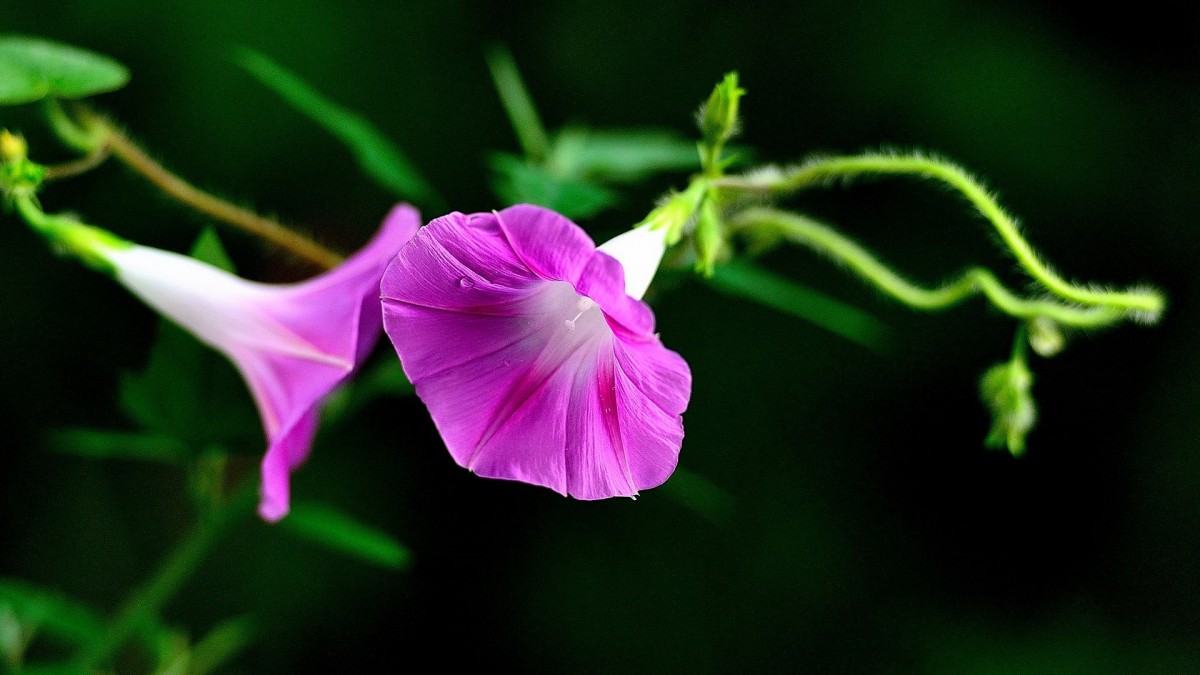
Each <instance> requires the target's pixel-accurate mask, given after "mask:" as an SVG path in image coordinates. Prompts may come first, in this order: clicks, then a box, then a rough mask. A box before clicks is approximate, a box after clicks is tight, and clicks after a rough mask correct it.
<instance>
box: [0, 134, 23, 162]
mask: <svg viewBox="0 0 1200 675" xmlns="http://www.w3.org/2000/svg"><path fill="white" fill-rule="evenodd" d="M28 154H29V145H28V144H27V143H26V142H25V139H24V138H22V137H21V136H18V135H17V134H14V133H12V132H11V131H9V130H8V129H0V161H3V162H4V163H6V164H7V163H10V162H19V161H21V160H23V159H25V158H26V157H27V156H28Z"/></svg>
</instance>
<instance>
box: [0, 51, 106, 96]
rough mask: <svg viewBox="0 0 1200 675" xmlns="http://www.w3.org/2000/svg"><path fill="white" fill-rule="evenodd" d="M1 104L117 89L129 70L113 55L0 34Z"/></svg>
mask: <svg viewBox="0 0 1200 675" xmlns="http://www.w3.org/2000/svg"><path fill="white" fill-rule="evenodd" d="M0 62H3V63H4V64H5V67H4V68H0V105H12V104H14V103H30V102H32V101H39V100H41V99H43V98H46V97H56V98H83V97H85V96H92V95H95V94H101V93H104V92H107V91H112V90H114V89H120V88H121V87H123V86H125V83H126V82H128V81H129V71H128V70H127V69H126V68H125V66H122V65H121V64H119V63H117V62H116V61H113V60H112V59H110V58H108V57H105V56H101V55H99V54H95V53H93V52H90V51H87V50H85V49H79V48H77V47H72V46H69V45H64V44H60V43H56V42H52V41H50V40H43V39H38V38H32V37H23V36H18V35H3V36H0Z"/></svg>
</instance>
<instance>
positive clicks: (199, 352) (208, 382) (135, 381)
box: [120, 229, 259, 449]
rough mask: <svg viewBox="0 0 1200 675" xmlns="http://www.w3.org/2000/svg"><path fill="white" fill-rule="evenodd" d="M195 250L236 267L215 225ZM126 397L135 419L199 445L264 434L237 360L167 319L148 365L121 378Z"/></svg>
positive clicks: (208, 258) (123, 403) (124, 405)
mask: <svg viewBox="0 0 1200 675" xmlns="http://www.w3.org/2000/svg"><path fill="white" fill-rule="evenodd" d="M192 256H193V257H195V258H196V259H198V260H202V261H204V262H207V263H209V264H212V265H216V266H217V267H220V268H222V269H224V270H226V271H233V264H232V263H231V262H230V260H229V256H228V255H227V254H226V253H225V249H224V247H222V246H221V242H220V239H219V238H218V237H217V235H216V233H215V232H213V231H212V230H211V229H206V230H205V231H204V232H203V233H202V234H201V235H200V237H199V239H197V241H196V244H195V246H194V247H193V249H192ZM120 401H121V408H122V409H123V410H124V411H125V413H126V414H127V415H128V416H129V418H130V419H132V420H133V421H135V422H137V423H138V424H141V425H142V426H144V427H145V428H146V429H149V430H151V431H154V432H157V433H158V434H162V435H165V436H169V437H171V438H176V439H179V440H180V441H182V442H184V443H186V444H187V445H188V446H190V447H191V448H193V449H198V448H201V447H204V446H207V445H210V444H221V443H231V444H232V445H234V446H236V445H237V443H232V442H234V441H250V440H252V439H254V440H256V439H257V438H258V433H259V431H258V429H259V427H258V422H257V417H256V413H255V407H254V402H253V401H252V400H251V398H250V394H249V392H247V391H246V386H245V384H243V383H242V379H241V377H240V376H239V375H238V373H237V371H236V370H235V369H234V367H233V365H232V364H230V363H229V361H228V360H227V359H226V358H225V357H224V356H222V355H221V354H219V353H217V352H215V351H213V350H212V349H210V348H209V347H208V346H207V345H204V344H202V343H201V342H199V341H198V340H196V338H195V337H193V336H192V335H191V334H190V333H187V332H186V331H184V330H183V329H181V328H179V327H178V326H176V325H175V324H173V323H171V322H169V321H166V320H163V321H161V322H160V323H159V327H158V335H157V337H156V338H155V341H154V344H153V346H152V347H151V349H150V356H149V358H148V359H147V362H146V367H145V369H143V370H142V371H141V372H140V373H125V374H124V376H123V377H122V378H121V382H120Z"/></svg>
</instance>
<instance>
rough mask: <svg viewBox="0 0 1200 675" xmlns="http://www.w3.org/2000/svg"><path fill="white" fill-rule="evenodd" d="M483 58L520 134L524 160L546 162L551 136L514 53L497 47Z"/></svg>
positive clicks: (505, 48) (509, 119)
mask: <svg viewBox="0 0 1200 675" xmlns="http://www.w3.org/2000/svg"><path fill="white" fill-rule="evenodd" d="M484 56H485V58H486V59H487V65H488V70H489V71H490V72H491V74H492V83H493V84H495V85H496V93H497V94H499V95H500V102H501V103H502V104H503V105H504V112H505V113H507V114H508V121H509V122H511V123H512V126H513V130H514V131H516V132H517V140H519V141H520V143H521V149H522V150H524V151H525V157H526V158H527V159H529V160H530V161H531V162H539V163H540V162H542V161H545V159H546V157H547V156H548V155H549V154H550V137H549V134H547V133H546V128H545V127H544V126H542V120H541V118H540V117H539V116H538V113H537V107H536V106H534V105H533V97H532V96H530V95H529V90H528V89H526V87H525V81H524V80H523V79H522V78H521V71H520V70H518V69H517V61H516V59H514V58H513V55H512V52H511V51H509V50H508V48H507V47H505V46H503V45H497V46H494V47H492V48H491V49H489V50H488V51H487V53H486V54H485V55H484Z"/></svg>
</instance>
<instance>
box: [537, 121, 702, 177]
mask: <svg viewBox="0 0 1200 675" xmlns="http://www.w3.org/2000/svg"><path fill="white" fill-rule="evenodd" d="M550 164H551V165H552V166H554V167H555V169H556V170H557V171H558V172H559V173H560V174H561V175H564V176H574V177H579V178H592V179H596V180H600V181H610V182H621V183H633V182H637V181H639V180H642V179H643V178H646V177H648V176H652V175H654V174H656V173H661V172H664V171H696V170H699V168H700V155H699V153H698V152H697V151H696V142H695V141H693V140H689V139H686V138H682V137H681V136H679V135H678V134H676V133H675V132H673V131H669V130H664V129H586V128H583V127H567V128H565V129H563V130H562V131H560V132H559V133H558V135H557V136H556V137H555V139H554V153H553V156H552V157H551V159H550Z"/></svg>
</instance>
